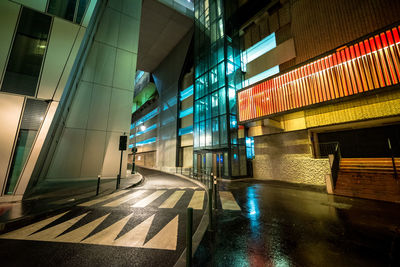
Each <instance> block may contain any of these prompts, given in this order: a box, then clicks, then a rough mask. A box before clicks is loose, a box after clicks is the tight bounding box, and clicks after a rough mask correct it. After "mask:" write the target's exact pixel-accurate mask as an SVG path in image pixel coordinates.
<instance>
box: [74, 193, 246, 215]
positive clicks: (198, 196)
mask: <svg viewBox="0 0 400 267" xmlns="http://www.w3.org/2000/svg"><path fill="white" fill-rule="evenodd" d="M218 193H219V199H220V203H221V206H222V209H223V210H237V211H240V210H241V208H240V206H239V205H238V204H237V202H236V200H235V198H234V196H233V194H232V193H231V192H229V191H219V192H218ZM159 199H162V202H160V201H158V200H159ZM156 201H158V203H160V205H159V206H157V208H160V209H173V208H175V207H176V205H177V203H178V202H179V201H183V202H185V203H186V204H185V206H186V207H187V208H193V209H195V210H202V209H203V208H204V204H205V203H204V201H205V191H203V190H193V191H185V190H175V189H170V190H157V189H156V190H122V191H119V192H116V193H114V194H110V195H108V196H104V197H100V198H97V199H93V200H90V201H88V202H85V203H81V204H79V205H78V206H82V207H93V206H102V207H114V208H115V207H118V206H121V205H124V204H127V205H130V206H131V207H132V208H145V207H147V206H150V205H152V203H154V202H156Z"/></svg>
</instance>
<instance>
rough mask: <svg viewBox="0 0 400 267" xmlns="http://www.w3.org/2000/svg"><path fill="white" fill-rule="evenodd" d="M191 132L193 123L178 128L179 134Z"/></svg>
mask: <svg viewBox="0 0 400 267" xmlns="http://www.w3.org/2000/svg"><path fill="white" fill-rule="evenodd" d="M191 133H193V125H191V126H188V127H185V128H181V129H179V136H182V135H185V134H191Z"/></svg>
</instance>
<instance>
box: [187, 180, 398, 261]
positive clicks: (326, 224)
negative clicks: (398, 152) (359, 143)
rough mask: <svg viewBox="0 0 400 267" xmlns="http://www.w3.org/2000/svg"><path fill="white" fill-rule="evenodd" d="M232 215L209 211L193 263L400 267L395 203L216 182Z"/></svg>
mask: <svg viewBox="0 0 400 267" xmlns="http://www.w3.org/2000/svg"><path fill="white" fill-rule="evenodd" d="M219 189H220V190H229V191H231V192H232V193H233V195H234V197H235V199H236V201H237V202H238V203H239V205H240V207H241V210H240V211H227V210H222V209H221V203H219V204H218V210H217V211H216V212H215V215H216V218H214V219H215V220H214V222H215V223H214V225H213V227H214V229H215V231H213V232H207V233H206V235H205V238H204V239H203V241H202V242H201V244H200V246H199V248H198V250H197V252H196V254H195V257H194V259H193V262H194V266H400V205H399V204H393V203H387V202H379V201H371V200H363V199H352V198H346V197H336V196H332V195H327V194H326V193H323V192H318V191H310V190H307V189H304V188H297V187H295V186H290V187H288V186H287V185H282V184H280V183H274V182H260V181H258V182H257V181H252V180H246V181H236V182H230V183H227V182H222V183H220V184H219Z"/></svg>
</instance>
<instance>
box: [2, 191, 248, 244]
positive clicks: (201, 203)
mask: <svg viewBox="0 0 400 267" xmlns="http://www.w3.org/2000/svg"><path fill="white" fill-rule="evenodd" d="M219 196H220V203H221V207H222V209H223V210H232V211H240V210H241V209H240V206H239V205H238V204H237V202H236V200H235V198H234V196H233V194H232V193H231V192H228V191H219ZM119 206H124V207H127V208H128V209H127V210H130V211H131V213H129V214H126V213H122V212H120V211H121V210H118V209H115V208H116V207H119ZM149 206H152V207H153V208H157V209H156V210H154V209H147V207H149ZM178 207H179V208H178ZM187 207H191V208H193V209H194V210H202V209H204V208H205V191H203V190H175V189H170V190H154V189H146V190H141V189H133V190H121V191H118V192H115V193H113V194H110V195H107V196H103V197H99V198H95V199H93V200H90V201H87V202H85V203H81V204H79V205H78V208H72V209H71V210H70V211H67V212H64V213H61V214H58V215H55V216H53V217H51V218H47V219H44V220H41V221H39V222H36V223H33V224H31V225H28V226H26V227H23V228H20V229H17V230H15V231H12V232H8V233H6V234H3V235H0V238H1V239H17V240H34V241H46V242H64V243H81V244H96V245H107V246H121V247H136V248H151V249H160V250H176V248H177V242H178V241H177V240H178V229H179V227H178V226H179V223H185V222H181V219H180V216H181V217H182V216H183V212H186V208H187ZM137 209H144V210H143V212H144V213H143V212H137ZM168 209H169V210H170V211H172V212H169V213H168V215H165V213H163V212H164V211H166V210H168ZM123 210H125V209H123ZM149 211H150V212H149ZM138 214H139V215H138ZM141 214H146V215H141ZM110 215H112V216H110ZM140 216H142V217H140ZM143 216H144V217H143ZM165 216H167V218H166V219H165ZM182 219H183V220H184V216H183V218H182ZM150 229H153V231H150ZM154 229H156V231H155V230H154ZM181 229H184V227H181Z"/></svg>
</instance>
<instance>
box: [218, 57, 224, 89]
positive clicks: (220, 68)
mask: <svg viewBox="0 0 400 267" xmlns="http://www.w3.org/2000/svg"><path fill="white" fill-rule="evenodd" d="M224 85H225V63H224V62H221V63H219V65H218V88H220V87H222V86H224Z"/></svg>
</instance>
